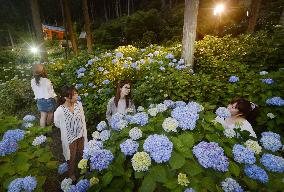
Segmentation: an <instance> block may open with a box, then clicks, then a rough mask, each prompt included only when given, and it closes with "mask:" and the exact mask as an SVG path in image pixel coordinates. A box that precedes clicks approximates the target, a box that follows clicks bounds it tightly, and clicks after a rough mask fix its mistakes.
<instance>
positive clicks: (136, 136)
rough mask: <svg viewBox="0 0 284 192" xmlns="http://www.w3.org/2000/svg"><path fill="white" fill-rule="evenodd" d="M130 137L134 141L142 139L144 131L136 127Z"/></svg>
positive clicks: (130, 132) (131, 131)
mask: <svg viewBox="0 0 284 192" xmlns="http://www.w3.org/2000/svg"><path fill="white" fill-rule="evenodd" d="M129 137H130V138H131V139H133V140H137V139H140V138H141V137H142V131H141V130H140V129H139V128H138V127H134V128H132V129H131V130H130V131H129Z"/></svg>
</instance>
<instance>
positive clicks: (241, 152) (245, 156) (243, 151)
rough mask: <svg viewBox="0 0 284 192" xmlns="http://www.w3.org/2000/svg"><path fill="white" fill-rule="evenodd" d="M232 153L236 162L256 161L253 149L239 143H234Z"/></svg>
mask: <svg viewBox="0 0 284 192" xmlns="http://www.w3.org/2000/svg"><path fill="white" fill-rule="evenodd" d="M233 155H234V160H235V161H236V162H238V163H245V164H254V163H255V161H256V159H255V156H254V153H253V151H251V150H250V149H248V148H246V147H244V146H242V145H239V144H235V145H234V147H233Z"/></svg>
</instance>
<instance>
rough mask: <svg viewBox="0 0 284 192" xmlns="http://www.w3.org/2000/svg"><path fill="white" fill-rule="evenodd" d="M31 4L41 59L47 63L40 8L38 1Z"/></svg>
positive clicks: (35, 0) (32, 0)
mask: <svg viewBox="0 0 284 192" xmlns="http://www.w3.org/2000/svg"><path fill="white" fill-rule="evenodd" d="M30 3H31V11H32V17H33V24H34V29H35V34H36V40H37V45H40V47H39V49H40V57H41V61H47V52H46V48H45V44H44V40H43V33H42V24H41V19H40V14H39V7H38V1H37V0H30Z"/></svg>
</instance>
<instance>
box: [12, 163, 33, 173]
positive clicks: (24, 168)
mask: <svg viewBox="0 0 284 192" xmlns="http://www.w3.org/2000/svg"><path fill="white" fill-rule="evenodd" d="M30 166H31V164H29V163H19V164H15V169H16V170H17V172H23V173H24V172H27V171H28V170H29V168H30Z"/></svg>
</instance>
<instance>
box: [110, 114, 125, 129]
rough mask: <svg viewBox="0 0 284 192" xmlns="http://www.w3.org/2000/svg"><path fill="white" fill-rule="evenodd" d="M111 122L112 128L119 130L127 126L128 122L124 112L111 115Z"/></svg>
mask: <svg viewBox="0 0 284 192" xmlns="http://www.w3.org/2000/svg"><path fill="white" fill-rule="evenodd" d="M109 124H110V126H111V128H112V129H114V130H116V131H119V130H122V129H123V128H125V127H127V125H128V122H127V121H126V120H124V116H123V115H122V114H120V113H116V114H114V115H113V116H112V117H111V119H110V121H109Z"/></svg>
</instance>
